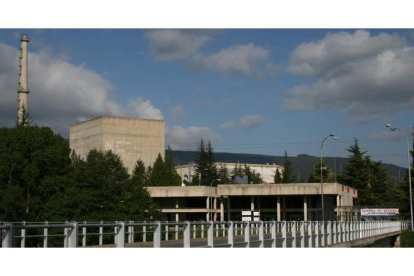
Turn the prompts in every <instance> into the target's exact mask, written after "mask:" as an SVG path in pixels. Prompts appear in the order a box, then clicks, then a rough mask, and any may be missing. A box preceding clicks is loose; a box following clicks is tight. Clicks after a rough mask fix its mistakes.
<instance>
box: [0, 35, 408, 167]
mask: <svg viewBox="0 0 414 276" xmlns="http://www.w3.org/2000/svg"><path fill="white" fill-rule="evenodd" d="M23 33H25V34H27V35H28V36H29V40H30V42H29V90H30V94H29V114H30V116H31V120H32V122H33V123H34V124H37V125H42V126H50V127H51V128H52V129H54V130H55V131H56V132H58V133H60V134H61V135H63V136H65V137H67V136H68V128H69V126H70V125H71V124H74V123H77V122H80V121H82V120H86V119H90V118H93V117H96V116H101V115H114V116H128V117H138V118H148V119H163V120H164V121H165V130H166V145H170V146H171V148H172V149H174V150H195V149H196V147H197V145H198V144H199V141H200V139H201V138H203V139H205V140H210V141H211V142H212V145H213V148H214V150H215V151H216V152H234V153H256V154H269V155H283V154H284V152H285V151H286V152H287V154H288V155H289V156H296V155H298V154H310V155H315V156H319V155H320V146H321V142H322V140H323V139H324V138H325V137H326V136H327V135H329V134H330V133H335V135H336V136H338V138H339V139H338V140H336V141H335V140H330V139H329V140H327V141H326V142H325V143H324V146H323V151H322V154H323V155H324V156H348V155H349V153H348V152H347V151H346V149H347V148H348V147H349V146H350V145H352V144H353V139H354V138H357V139H358V140H359V143H360V146H361V149H362V150H364V151H367V152H368V154H369V155H370V156H371V157H372V158H373V159H374V160H378V161H379V160H382V161H383V162H385V163H393V164H397V165H400V166H403V167H405V166H406V164H407V157H406V154H405V153H406V149H407V147H406V143H405V140H404V136H403V135H402V134H401V133H398V132H391V131H390V130H389V129H386V128H385V127H384V124H386V123H391V124H393V125H395V126H398V127H399V128H401V129H403V130H405V131H406V132H407V135H408V138H409V140H410V144H411V141H412V137H411V135H410V133H411V128H412V126H413V123H414V122H413V120H412V118H413V108H414V92H413V88H414V45H413V43H414V31H413V30H412V29H358V28H354V29H274V28H272V29H268V28H267V29H263V28H262V29H225V28H224V29H188V28H187V29H140V28H128V29H102V28H101V29H50V28H47V29H45V28H42V29H0V60H1V61H2V62H1V63H0V96H1V99H2V100H1V101H0V125H1V126H12V125H13V124H14V123H15V120H16V119H15V118H16V105H17V92H16V91H17V83H18V49H19V46H20V42H19V41H20V36H21V34H23ZM258 161H260V160H258Z"/></svg>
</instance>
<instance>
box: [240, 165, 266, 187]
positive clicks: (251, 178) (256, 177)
mask: <svg viewBox="0 0 414 276" xmlns="http://www.w3.org/2000/svg"><path fill="white" fill-rule="evenodd" d="M243 175H246V176H247V179H248V182H249V183H251V182H253V184H261V183H263V179H262V177H261V176H260V173H257V172H255V171H253V170H251V169H250V167H249V166H247V165H246V164H244V169H243Z"/></svg>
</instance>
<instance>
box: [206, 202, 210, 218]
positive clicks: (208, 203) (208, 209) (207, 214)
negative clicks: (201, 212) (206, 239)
mask: <svg viewBox="0 0 414 276" xmlns="http://www.w3.org/2000/svg"><path fill="white" fill-rule="evenodd" d="M206 210H207V211H206V221H209V220H210V197H207V198H206Z"/></svg>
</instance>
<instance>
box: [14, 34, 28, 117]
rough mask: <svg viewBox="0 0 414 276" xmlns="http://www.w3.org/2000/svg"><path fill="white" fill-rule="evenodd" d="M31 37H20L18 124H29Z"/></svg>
mask: <svg viewBox="0 0 414 276" xmlns="http://www.w3.org/2000/svg"><path fill="white" fill-rule="evenodd" d="M28 42H29V39H28V37H27V35H25V34H24V35H22V38H21V39H20V45H21V46H20V57H19V59H20V63H19V90H18V91H17V94H18V107H17V125H27V123H28V122H27V119H28V107H27V96H28V94H29V88H28V72H27V71H28V53H27V44H28Z"/></svg>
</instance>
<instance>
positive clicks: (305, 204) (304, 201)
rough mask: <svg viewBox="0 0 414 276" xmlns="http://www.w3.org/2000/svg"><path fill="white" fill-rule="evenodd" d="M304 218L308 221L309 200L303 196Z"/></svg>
mask: <svg viewBox="0 0 414 276" xmlns="http://www.w3.org/2000/svg"><path fill="white" fill-rule="evenodd" d="M303 220H304V221H308V202H307V197H306V196H304V197H303Z"/></svg>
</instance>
